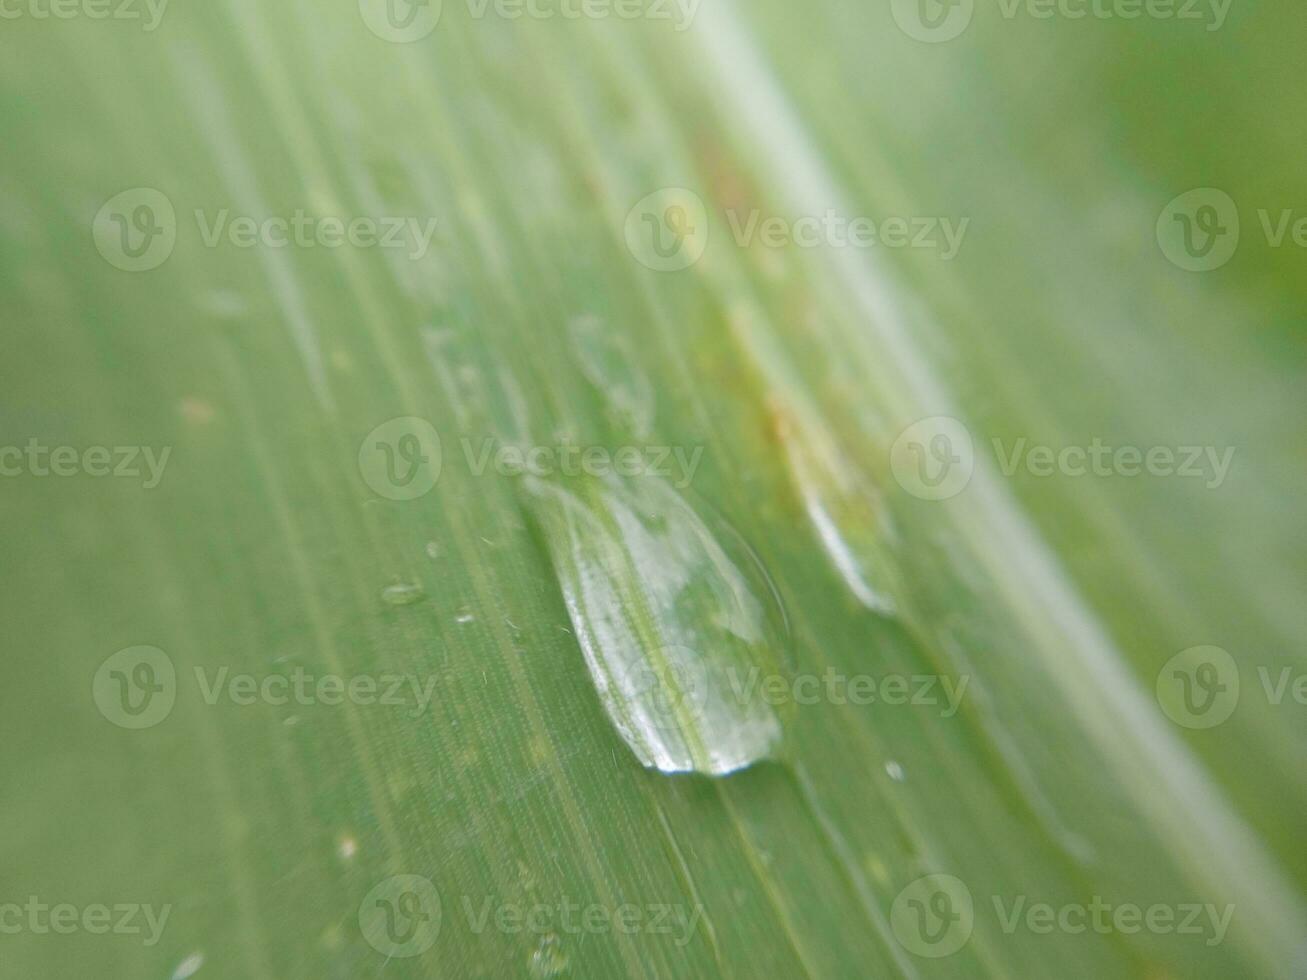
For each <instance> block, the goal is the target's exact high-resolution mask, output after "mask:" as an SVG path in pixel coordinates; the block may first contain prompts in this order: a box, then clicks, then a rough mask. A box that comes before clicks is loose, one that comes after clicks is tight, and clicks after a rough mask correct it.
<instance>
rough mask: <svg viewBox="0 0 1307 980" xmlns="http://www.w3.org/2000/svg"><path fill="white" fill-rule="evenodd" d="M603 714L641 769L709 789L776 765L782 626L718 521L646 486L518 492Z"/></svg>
mask: <svg viewBox="0 0 1307 980" xmlns="http://www.w3.org/2000/svg"><path fill="white" fill-rule="evenodd" d="M522 487H523V491H524V493H525V495H526V499H527V501H528V507H529V509H530V511H531V513H532V514H533V515H534V517H535V519H536V523H537V525H538V527H539V529H540V532H541V536H542V538H543V541H544V544H545V547H546V548H547V550H548V552H549V555H550V558H551V560H552V562H553V566H554V570H555V573H556V574H557V577H558V581H559V584H560V586H561V588H562V592H563V598H564V601H565V602H566V605H567V610H568V613H569V615H570V617H571V620H572V626H573V629H574V631H575V633H576V636H577V639H578V641H579V642H580V644H581V649H582V651H583V653H584V655H585V659H586V663H587V665H588V667H589V669H590V675H591V677H592V679H593V680H594V684H595V688H596V689H597V690H598V692H599V698H600V700H601V701H602V703H603V706H604V709H605V711H606V712H607V714H608V717H609V719H610V720H611V721H612V723H613V725H614V727H615V728H616V729H617V731H618V733H619V734H620V735H621V737H622V738H623V739H624V740H625V741H626V743H627V745H629V746H630V748H631V750H632V751H633V752H634V753H635V754H636V756H637V758H639V760H640V762H641V763H643V764H644V765H646V766H649V767H651V768H656V769H659V770H661V771H663V772H669V773H671V772H701V773H707V774H712V775H722V774H725V773H729V772H734V771H735V770H737V769H742V768H744V767H745V766H748V765H751V764H752V763H754V762H757V761H758V760H760V759H763V758H767V757H774V756H775V755H777V753H778V751H779V749H780V746H781V742H782V737H783V734H784V726H783V723H782V722H783V716H782V711H781V708H780V707H778V706H777V705H775V704H772V703H770V701H769V699H768V697H767V692H768V691H769V690H774V686H775V685H776V681H777V679H778V678H779V679H780V680H782V681H783V680H784V666H783V665H784V658H785V655H786V647H787V644H788V636H787V631H786V627H785V617H784V612H783V610H782V609H781V606H780V601H779V599H778V598H777V596H776V593H775V591H774V589H773V588H771V586H770V581H769V580H768V579H767V578H766V574H765V572H764V571H763V570H762V568H761V565H760V564H759V563H758V561H757V559H756V557H754V555H753V554H752V552H751V551H749V550H748V548H747V546H746V545H744V543H743V542H742V541H741V540H740V538H739V535H738V534H736V533H735V532H734V530H733V529H730V528H729V527H728V526H727V525H725V524H724V522H722V521H721V519H720V518H718V517H716V516H715V515H714V514H713V513H712V512H711V511H709V510H708V509H707V508H706V507H704V506H702V505H697V506H692V505H691V503H690V502H689V501H688V500H687V498H686V497H684V496H682V495H681V494H680V493H678V492H677V491H676V490H674V489H672V487H671V486H670V485H669V484H667V483H666V482H665V481H663V480H661V479H658V478H655V477H649V476H645V477H641V478H635V479H621V478H617V477H608V478H605V479H602V480H601V479H592V478H584V479H581V480H577V481H568V482H567V483H563V482H561V481H552V480H551V481H546V480H543V479H541V478H538V477H535V476H528V477H526V478H525V480H524V481H523V483H522Z"/></svg>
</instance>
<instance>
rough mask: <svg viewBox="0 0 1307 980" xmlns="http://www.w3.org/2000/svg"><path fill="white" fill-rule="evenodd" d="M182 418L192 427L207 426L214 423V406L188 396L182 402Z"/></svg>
mask: <svg viewBox="0 0 1307 980" xmlns="http://www.w3.org/2000/svg"><path fill="white" fill-rule="evenodd" d="M180 408H181V413H182V418H184V419H185V420H186V421H187V422H190V423H191V424H192V425H206V424H208V423H209V422H212V421H213V415H214V411H213V406H212V405H210V404H209V403H208V402H206V401H205V400H204V399H202V398H196V397H194V396H187V397H186V398H183V399H182V400H181V405H180Z"/></svg>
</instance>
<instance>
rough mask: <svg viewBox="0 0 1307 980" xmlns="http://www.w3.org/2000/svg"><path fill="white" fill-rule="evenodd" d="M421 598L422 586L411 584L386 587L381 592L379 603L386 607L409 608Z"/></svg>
mask: <svg viewBox="0 0 1307 980" xmlns="http://www.w3.org/2000/svg"><path fill="white" fill-rule="evenodd" d="M421 598H422V586H420V585H415V584H412V583H400V584H399V585H388V586H386V587H385V588H384V589H382V590H381V601H382V602H384V603H385V604H386V605H388V606H411V605H412V604H413V603H415V602H417V601H418V600H419V599H421Z"/></svg>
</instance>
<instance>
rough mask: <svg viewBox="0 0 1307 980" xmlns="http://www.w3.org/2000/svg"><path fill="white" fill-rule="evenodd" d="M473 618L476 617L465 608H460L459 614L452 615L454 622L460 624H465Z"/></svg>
mask: <svg viewBox="0 0 1307 980" xmlns="http://www.w3.org/2000/svg"><path fill="white" fill-rule="evenodd" d="M475 619H476V617H475V616H473V615H472V613H471V612H469V611H468V610H466V609H463V610H460V611H459V614H458V615H457V616H455V617H454V622H456V623H460V624H462V625H466V624H468V623H470V622H472V621H473V620H475Z"/></svg>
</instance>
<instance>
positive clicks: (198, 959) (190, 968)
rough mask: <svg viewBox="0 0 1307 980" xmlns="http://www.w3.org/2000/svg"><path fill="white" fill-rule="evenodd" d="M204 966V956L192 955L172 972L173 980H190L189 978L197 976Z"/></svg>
mask: <svg viewBox="0 0 1307 980" xmlns="http://www.w3.org/2000/svg"><path fill="white" fill-rule="evenodd" d="M202 966H204V954H203V953H192V954H191V955H190V956H188V957H186V959H184V960H182V961H181V962H180V963H178V964H177V969H175V970H173V971H172V978H171V980H188V978H190V977H193V976H195V974H196V973H198V972H199V969H200V967H202Z"/></svg>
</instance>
